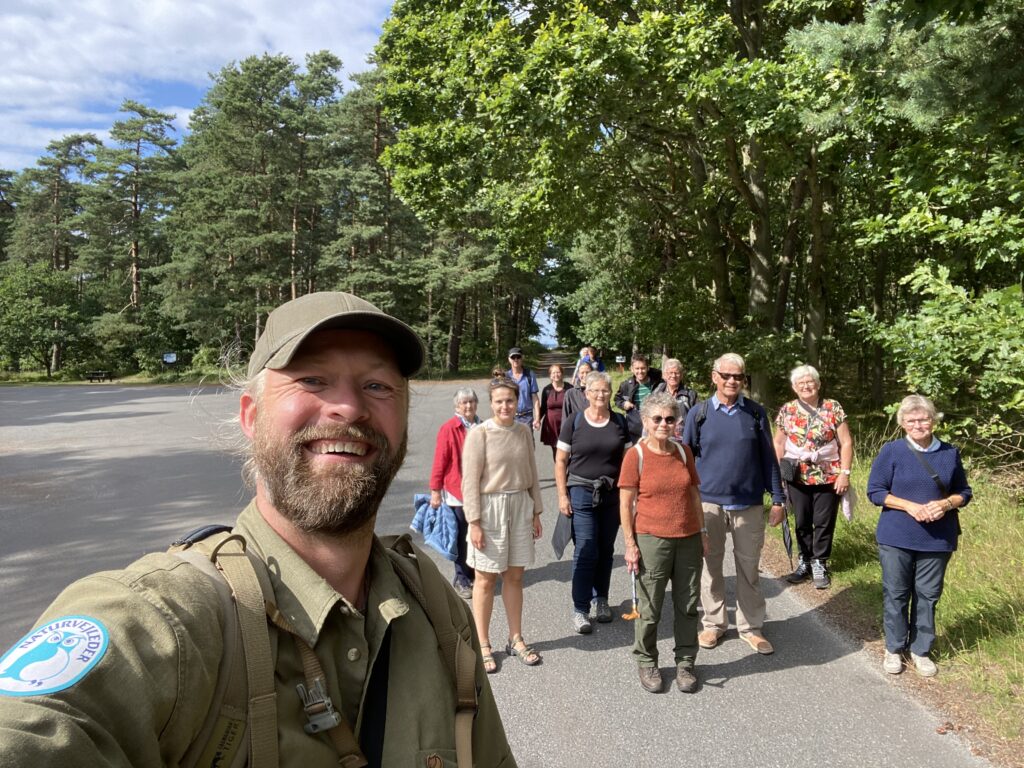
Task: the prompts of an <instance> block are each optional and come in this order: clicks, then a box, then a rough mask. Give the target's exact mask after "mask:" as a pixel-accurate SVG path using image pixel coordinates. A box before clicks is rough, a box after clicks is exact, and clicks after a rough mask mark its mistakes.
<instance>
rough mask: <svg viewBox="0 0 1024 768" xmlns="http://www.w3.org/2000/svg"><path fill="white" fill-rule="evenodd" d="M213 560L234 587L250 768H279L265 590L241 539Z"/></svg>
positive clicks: (223, 546) (229, 541) (232, 539)
mask: <svg viewBox="0 0 1024 768" xmlns="http://www.w3.org/2000/svg"><path fill="white" fill-rule="evenodd" d="M210 559H211V560H212V561H213V562H214V563H215V564H216V565H217V568H219V569H220V571H221V573H223V574H224V578H225V580H226V581H227V582H228V584H230V585H231V591H232V593H233V594H234V596H235V607H236V609H237V611H238V625H239V629H240V630H241V633H242V647H243V649H244V650H245V672H246V681H247V682H248V684H249V696H248V721H249V765H250V766H251V768H258V767H261V766H277V764H278V759H277V693H276V691H275V690H274V661H273V658H272V656H271V653H270V633H269V631H268V630H267V611H266V602H265V601H264V599H263V589H262V588H261V587H260V582H259V579H258V578H257V576H256V569H255V567H254V566H253V564H252V560H251V559H250V558H249V556H248V555H247V554H246V552H245V539H244V538H243V537H242V536H240V535H238V534H231V535H230V536H227V537H226V538H225V539H224V540H223V541H221V542H220V543H219V544H218V545H217V546H216V547H215V548H214V550H213V553H212V554H211V555H210Z"/></svg>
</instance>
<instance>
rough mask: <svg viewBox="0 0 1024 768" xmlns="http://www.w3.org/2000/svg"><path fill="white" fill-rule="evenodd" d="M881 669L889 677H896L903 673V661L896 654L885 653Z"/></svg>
mask: <svg viewBox="0 0 1024 768" xmlns="http://www.w3.org/2000/svg"><path fill="white" fill-rule="evenodd" d="M882 669H884V670H885V671H886V672H888V673H889V674H890V675H898V674H899V673H900V672H902V671H903V659H902V657H901V656H900V655H899V654H898V653H889V651H886V652H885V659H884V660H883V661H882Z"/></svg>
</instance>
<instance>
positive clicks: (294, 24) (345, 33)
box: [0, 0, 391, 170]
mask: <svg viewBox="0 0 1024 768" xmlns="http://www.w3.org/2000/svg"><path fill="white" fill-rule="evenodd" d="M390 8H391V2H390V0H291V1H290V2H282V0H244V2H242V1H241V0H201V1H200V2H188V1H186V2H168V0H134V1H130V0H59V1H58V0H0V30H3V32H2V34H0V61H2V62H3V66H2V67H0V168H7V169H11V170H21V169H23V168H25V167H28V166H31V165H34V164H35V161H36V159H37V158H38V157H40V156H41V155H42V154H43V152H44V151H45V149H46V145H47V143H49V142H50V141H52V140H54V139H57V138H60V137H61V136H64V135H66V134H69V133H78V132H92V133H95V134H97V135H98V136H99V137H100V138H101V139H105V138H106V132H107V131H108V130H109V128H110V126H111V124H112V123H113V122H114V120H116V119H117V109H118V106H119V105H120V103H121V101H122V100H123V99H125V98H131V99H135V100H136V101H140V102H142V103H143V104H146V105H147V106H150V107H153V108H155V109H159V110H161V111H163V112H167V113H170V114H173V115H175V118H176V119H175V124H176V126H177V127H178V129H179V131H180V130H183V129H185V128H187V126H188V118H189V114H190V113H191V111H192V109H193V108H194V107H195V106H196V104H197V103H198V102H199V100H200V98H201V97H202V95H203V94H204V93H205V92H206V89H207V87H208V85H209V82H210V79H209V73H211V72H217V71H219V70H220V69H221V68H223V67H224V66H225V65H226V64H228V63H230V62H232V61H238V60H240V59H243V58H245V57H246V56H250V55H259V54H262V53H264V52H269V53H284V54H287V55H288V56H291V57H292V58H293V59H294V60H295V61H297V62H301V61H302V60H303V58H304V56H305V54H306V53H309V52H312V51H318V50H321V49H324V48H326V49H329V50H331V51H332V52H334V53H335V54H336V55H338V56H340V57H341V60H342V62H343V63H344V72H345V73H346V74H351V73H354V72H359V71H361V70H364V69H366V68H367V66H368V65H367V63H366V57H367V55H368V54H369V53H370V51H371V50H372V49H373V46H374V44H375V43H376V41H377V38H378V36H379V35H380V26H381V23H382V22H383V20H384V19H385V18H386V17H387V15H388V12H389V10H390Z"/></svg>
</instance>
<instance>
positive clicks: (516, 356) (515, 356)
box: [508, 355, 523, 360]
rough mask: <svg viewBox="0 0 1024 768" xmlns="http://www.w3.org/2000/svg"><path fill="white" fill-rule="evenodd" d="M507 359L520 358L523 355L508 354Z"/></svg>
mask: <svg viewBox="0 0 1024 768" xmlns="http://www.w3.org/2000/svg"><path fill="white" fill-rule="evenodd" d="M508 359H509V360H522V359H523V356H522V355H509V356H508Z"/></svg>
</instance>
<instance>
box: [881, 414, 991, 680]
mask: <svg viewBox="0 0 1024 768" xmlns="http://www.w3.org/2000/svg"><path fill="white" fill-rule="evenodd" d="M940 418H941V414H939V413H937V412H936V410H935V406H934V405H933V404H932V401H931V400H929V399H928V398H927V397H923V396H921V395H907V396H906V397H905V398H903V402H901V403H900V407H899V410H898V411H897V412H896V421H897V422H899V425H900V426H901V427H902V428H903V431H904V432H905V433H906V436H905V437H903V438H900V439H898V440H894V441H892V442H891V443H886V444H885V445H883V446H882V449H881V450H880V451H879V452H878V456H877V458H875V461H874V463H873V464H872V465H871V475H870V476H869V477H868V498H869V499H871V503H872V504H876V505H878V506H880V507H881V508H882V514H881V515H880V516H879V518H878V527H877V528H876V530H875V539H876V540H877V542H878V559H879V560H880V561H881V563H882V604H883V614H882V623H883V626H884V627H885V659H884V660H883V662H882V668H883V669H884V670H885V671H886V672H888V673H889V674H891V675H898V674H899V673H900V672H902V671H903V658H902V654H903V653H904V652H906V651H909V652H910V660H911V661H912V662H913V664H914V669H915V670H917V673H918V674H919V675H921V676H922V677H932V676H933V675H935V674H936V673H937V672H938V669H937V668H936V666H935V662H934V661H932V659H931V657H930V656H929V654H930V652H931V649H932V644H933V643H934V642H935V606H936V604H937V603H938V602H939V597H941V596H942V586H943V581H944V580H945V576H946V566H947V564H948V563H949V559H950V557H951V556H952V555H953V552H954V551H955V550H956V545H957V540H958V539H959V537H960V519H959V516H958V512H957V510H958V509H959V508H960V507H962V506H964V505H965V504H967V502H969V501H970V500H971V496H972V492H971V487H970V486H969V485H968V484H967V473H966V472H964V465H963V462H962V461H961V459H960V451H959V450H958V449H957V448H955V447H953V446H952V445H950V444H949V443H944V442H942V441H941V440H939V439H938V438H937V437H935V435H933V434H932V429H933V428H934V426H935V424H936V423H937V422H938V421H939V419H940Z"/></svg>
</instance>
